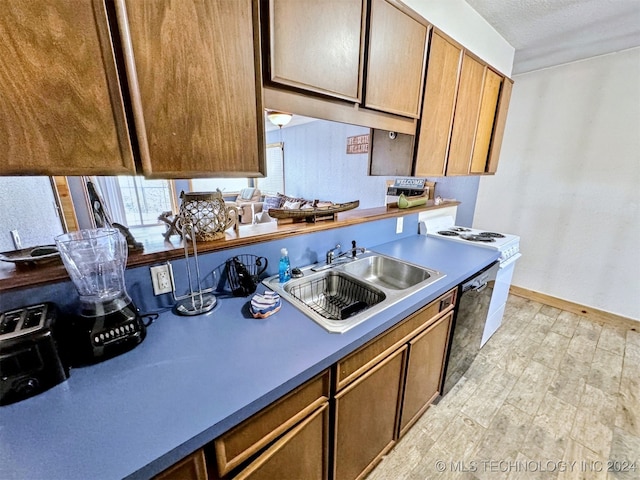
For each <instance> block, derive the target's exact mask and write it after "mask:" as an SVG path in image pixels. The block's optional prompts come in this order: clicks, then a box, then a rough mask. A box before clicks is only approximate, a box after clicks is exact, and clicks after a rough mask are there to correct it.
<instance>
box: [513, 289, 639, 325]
mask: <svg viewBox="0 0 640 480" xmlns="http://www.w3.org/2000/svg"><path fill="white" fill-rule="evenodd" d="M509 293H511V294H513V295H517V296H518V297H523V298H527V299H529V300H533V301H536V302H540V303H544V304H545V305H549V306H550V307H555V308H559V309H561V310H566V311H567V312H571V313H575V314H576V315H581V316H583V317H587V318H590V319H592V320H598V321H601V322H604V323H608V324H611V325H619V326H624V327H625V328H640V321H638V320H634V319H633V318H629V317H624V316H622V315H617V314H615V313H611V312H605V311H604V310H598V309H597V308H593V307H585V306H584V305H580V304H579V303H574V302H570V301H569V300H564V299H562V298H557V297H552V296H551V295H547V294H545V293H540V292H536V291H534V290H529V289H526V288H522V287H517V286H515V285H511V287H510V288H509Z"/></svg>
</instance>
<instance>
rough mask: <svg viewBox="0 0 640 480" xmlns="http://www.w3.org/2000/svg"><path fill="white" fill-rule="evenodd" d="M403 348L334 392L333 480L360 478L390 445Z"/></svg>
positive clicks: (398, 398)
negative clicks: (342, 388) (345, 386)
mask: <svg viewBox="0 0 640 480" xmlns="http://www.w3.org/2000/svg"><path fill="white" fill-rule="evenodd" d="M406 351H407V347H406V346H405V347H403V348H401V349H400V350H398V351H396V352H395V353H393V354H392V355H390V356H389V357H387V358H386V359H385V360H383V361H382V362H380V363H379V364H378V365H376V366H375V367H373V368H372V369H371V370H370V371H369V372H367V373H365V374H364V375H363V376H362V377H360V378H359V379H358V380H356V381H355V382H354V383H352V384H351V385H349V386H348V387H347V388H345V389H344V390H343V391H342V392H340V393H338V394H337V395H336V399H335V407H336V408H335V433H334V434H335V438H334V458H333V461H334V465H333V469H334V477H333V478H335V479H336V480H351V479H355V478H363V477H364V476H365V475H366V474H367V473H368V472H369V471H370V470H371V469H372V468H373V467H374V466H375V464H376V462H377V461H378V460H379V459H380V457H382V455H384V454H385V453H386V452H387V451H388V450H389V449H390V448H391V447H392V446H393V445H394V443H395V439H396V425H397V418H398V405H399V403H400V402H399V400H400V399H401V395H402V381H403V373H404V364H405V356H406Z"/></svg>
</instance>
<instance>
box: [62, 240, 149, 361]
mask: <svg viewBox="0 0 640 480" xmlns="http://www.w3.org/2000/svg"><path fill="white" fill-rule="evenodd" d="M55 241H56V245H57V246H58V250H59V251H60V256H61V257H62V261H63V262H64V266H65V268H66V269H67V272H68V273H69V276H70V277H71V280H72V281H73V283H74V285H75V287H76V289H77V291H78V294H79V297H80V305H79V309H78V310H79V311H78V315H77V316H76V317H75V318H73V319H72V321H71V325H70V329H69V333H68V345H67V349H68V351H69V354H70V356H71V363H72V365H74V366H75V365H82V364H87V363H95V362H99V361H101V360H105V359H107V358H111V357H113V356H115V355H118V354H120V353H123V352H125V351H127V350H130V349H132V348H133V347H135V346H136V345H138V344H139V343H140V342H142V340H144V337H145V335H146V328H145V326H144V323H143V322H142V320H141V318H140V315H139V313H138V309H137V308H136V306H135V305H134V304H133V301H132V300H131V297H129V294H128V293H127V290H126V288H125V283H124V270H125V267H126V264H127V242H126V240H125V238H124V237H123V236H122V234H121V233H120V232H119V231H118V230H117V229H114V228H97V229H92V230H80V231H77V232H71V233H66V234H63V235H59V236H57V237H56V238H55Z"/></svg>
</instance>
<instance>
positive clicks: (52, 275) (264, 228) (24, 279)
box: [0, 200, 460, 292]
mask: <svg viewBox="0 0 640 480" xmlns="http://www.w3.org/2000/svg"><path fill="white" fill-rule="evenodd" d="M459 204H460V202H444V203H441V204H439V205H435V204H434V202H433V200H429V201H428V202H427V205H421V206H419V207H414V208H404V209H401V208H396V207H376V208H368V209H355V210H349V211H346V212H341V213H339V214H338V215H337V219H336V220H334V221H319V222H317V223H306V222H301V223H290V224H284V225H278V224H277V223H276V222H269V223H260V224H255V225H242V226H241V227H240V229H239V231H237V232H236V231H235V230H233V229H229V230H227V231H226V235H225V238H223V239H220V240H214V241H212V242H201V243H200V242H199V243H198V253H207V252H216V251H220V250H226V249H228V248H235V247H243V246H246V245H253V244H256V243H261V242H266V241H270V240H278V239H283V238H287V237H292V236H295V235H304V234H307V233H312V232H318V231H321V230H330V229H333V228H340V227H345V226H348V225H357V224H360V223H365V222H371V221H375V220H381V219H384V218H392V217H401V216H404V215H409V214H412V213H419V212H423V211H426V210H434V209H438V208H445V207H451V206H455V205H459ZM177 238H178V237H177V236H174V237H172V239H177ZM158 239H159V240H158V242H155V243H154V242H151V243H147V244H145V246H144V251H143V252H142V253H133V254H131V255H129V260H128V262H127V267H129V268H130V267H139V266H143V265H149V264H152V263H156V262H164V261H167V260H173V259H176V258H181V257H183V256H184V245H183V244H182V242H181V241H180V242H177V243H174V242H172V241H163V238H162V236H161V235H158ZM68 279H69V276H68V274H67V271H66V270H65V268H64V266H63V265H62V264H54V265H42V266H39V267H31V268H16V267H15V265H14V264H12V263H8V262H0V292H2V291H8V290H12V289H16V288H24V287H34V286H38V285H44V284H47V283H51V282H59V281H63V280H68Z"/></svg>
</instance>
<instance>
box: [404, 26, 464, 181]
mask: <svg viewBox="0 0 640 480" xmlns="http://www.w3.org/2000/svg"><path fill="white" fill-rule="evenodd" d="M461 58H462V48H461V47H460V46H458V45H455V44H454V43H452V42H450V41H448V40H447V39H445V38H444V37H443V36H442V35H440V34H439V33H438V32H435V31H434V32H433V34H432V36H431V45H430V47H429V66H428V68H427V79H426V82H425V90H424V103H423V107H422V115H421V120H420V131H419V135H418V146H417V149H416V162H415V172H414V174H415V175H417V176H434V175H435V176H441V175H444V174H445V165H446V160H447V153H448V151H449V141H450V138H451V125H452V123H453V113H454V110H455V105H456V94H457V89H458V75H459V71H460V61H461Z"/></svg>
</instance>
